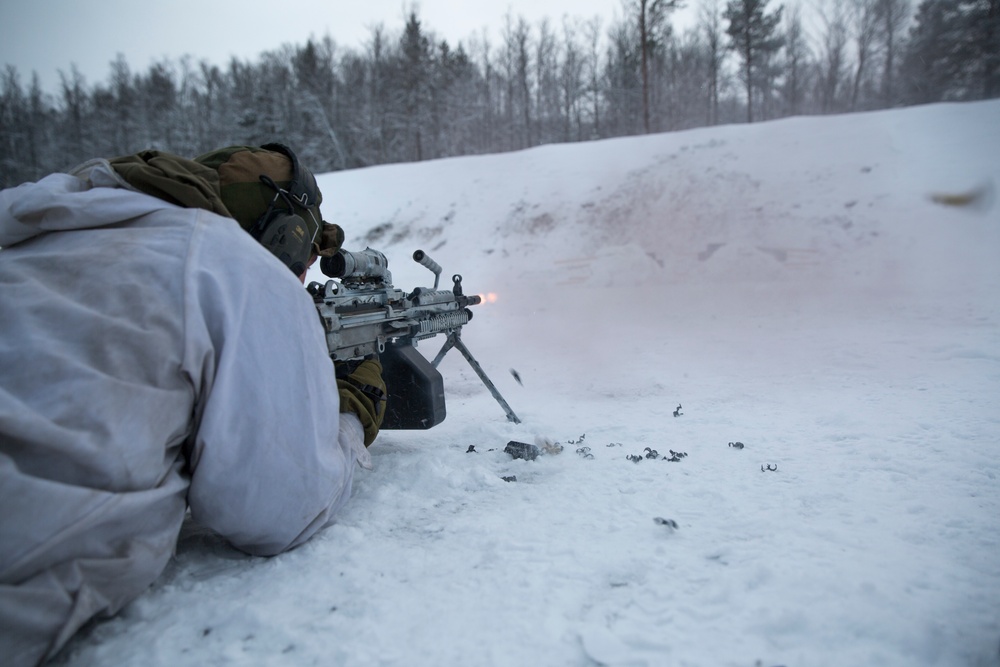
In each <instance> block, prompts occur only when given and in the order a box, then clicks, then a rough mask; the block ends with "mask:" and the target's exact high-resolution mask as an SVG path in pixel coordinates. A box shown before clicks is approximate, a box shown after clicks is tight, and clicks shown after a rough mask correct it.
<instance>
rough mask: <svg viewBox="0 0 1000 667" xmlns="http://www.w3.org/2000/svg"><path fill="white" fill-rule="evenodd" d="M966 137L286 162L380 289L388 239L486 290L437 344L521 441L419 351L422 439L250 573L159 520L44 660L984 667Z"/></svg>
mask: <svg viewBox="0 0 1000 667" xmlns="http://www.w3.org/2000/svg"><path fill="white" fill-rule="evenodd" d="M998 121H1000V102H997V101H993V102H985V103H973V104H961V105H936V106H929V107H919V108H910V109H904V110H895V111H888V112H877V113H867V114H856V115H847V116H837V117H823V118H793V119H787V120H782V121H777V122H771V123H760V124H756V125H751V126H748V125H741V126H728V127H715V128H706V129H699V130H693V131H688V132H680V133H673V134H660V135H652V136H643V137H635V138H625V139H615V140H609V141H600V142H592V143H584V144H571V145H553V146H544V147H540V148H536V149H532V150H528V151H523V152H516V153H509V154H504V155H492V156H482V157H468V158H458V159H450V160H441V161H436V162H427V163H420V164H406V165H395V166H386V167H378V168H371V169H362V170H357V171H350V172H343V173H336V174H328V175H324V176H321V177H320V178H319V181H320V185H321V187H322V189H323V192H324V196H325V202H324V206H323V209H324V214H325V216H326V218H327V219H328V220H331V221H336V222H338V223H340V224H341V225H342V226H343V227H344V228H345V229H346V230H347V235H348V246H349V247H350V248H352V249H358V250H360V249H362V248H364V247H365V246H368V245H370V246H371V247H373V248H377V249H379V250H382V251H383V252H385V253H386V255H387V256H388V257H389V261H390V267H389V268H390V269H391V270H392V272H393V278H394V283H395V285H396V286H397V287H399V288H401V289H404V290H406V291H409V290H411V289H412V288H414V287H416V286H419V285H425V286H426V285H429V284H430V283H431V282H432V281H433V278H432V276H431V274H430V273H429V272H428V271H427V270H426V269H424V268H423V267H421V266H419V265H417V264H415V263H414V262H413V261H412V260H411V259H410V256H411V254H412V253H413V251H414V250H416V249H418V248H420V249H423V250H424V251H425V252H426V253H427V254H428V255H430V256H431V257H433V258H434V259H435V260H436V261H437V262H438V263H439V264H441V265H442V266H443V267H444V275H443V283H444V286H445V287H450V279H449V278H450V276H451V275H452V274H454V273H461V274H462V276H463V278H464V281H463V284H464V287H465V290H466V292H469V293H473V292H479V293H482V294H484V295H486V297H487V298H486V299H485V301H486V302H485V303H483V304H482V305H479V306H476V307H475V313H476V314H475V319H474V320H473V321H472V322H471V323H470V324H469V325H468V326H467V327H466V328H465V330H464V333H463V340H464V341H465V342H466V344H467V345H468V347H469V348H470V350H471V351H472V353H473V354H474V355H476V357H477V358H478V360H479V361H480V362H481V363H482V365H483V367H484V368H485V370H486V372H487V373H488V374H489V375H490V376H491V377H492V379H493V380H494V382H495V383H496V385H497V387H498V389H499V390H500V392H501V393H502V394H503V395H504V397H505V398H506V399H507V401H508V402H509V403H510V405H511V407H512V408H513V410H514V411H515V412H516V413H517V415H518V416H519V417H520V418H521V420H522V423H521V424H520V425H517V424H513V423H510V422H508V421H507V420H506V419H505V417H504V412H503V410H502V409H501V408H500V406H499V405H498V404H497V403H496V402H495V401H494V399H493V398H492V397H491V395H490V394H489V392H488V391H487V390H486V388H485V387H484V386H483V385H482V383H481V382H480V381H479V379H478V377H477V376H476V375H475V374H474V373H473V371H472V370H471V368H470V367H469V366H468V364H467V363H466V362H465V360H464V359H463V358H462V357H461V356H460V355H459V354H458V353H457V352H452V353H450V354H449V355H448V356H447V357H446V358H445V360H444V362H443V363H442V364H441V367H440V370H441V371H442V373H443V375H444V378H445V390H446V395H447V400H448V417H447V419H446V420H445V421H444V423H443V424H441V425H439V426H437V427H435V428H433V429H430V430H427V431H384V432H383V433H382V434H381V435H380V436H379V438H378V440H377V441H376V443H375V445H373V447H372V448H371V454H372V457H373V460H374V470H372V471H370V472H369V471H364V470H359V471H358V475H357V479H356V482H355V488H354V493H353V498H352V500H351V502H350V505H349V506H348V508H347V510H346V511H345V512H344V514H343V515H342V517H341V518H340V520H339V522H338V523H337V524H336V525H334V526H332V527H330V528H329V529H327V530H325V531H324V532H322V533H321V534H320V535H319V536H318V537H316V538H315V539H313V540H312V541H311V542H310V543H308V544H307V545H305V546H303V547H301V548H299V549H297V550H295V551H293V552H291V553H288V554H285V555H282V556H279V557H276V558H270V559H259V558H250V557H247V556H245V555H243V554H241V553H239V552H237V551H235V550H233V549H231V548H229V547H228V546H227V545H226V544H225V543H223V542H222V541H220V540H219V539H217V538H215V537H214V536H212V535H209V534H206V533H205V532H204V531H200V530H199V529H197V527H194V526H188V527H187V529H186V531H185V533H184V535H183V536H182V539H181V540H180V542H179V544H178V546H177V557H176V559H175V560H174V561H173V563H172V564H171V566H170V567H169V568H168V570H167V571H166V572H165V573H164V575H163V577H161V579H160V580H159V582H157V584H156V585H154V586H153V587H152V589H151V590H150V591H149V592H148V593H147V594H146V595H144V596H143V597H142V598H140V599H139V600H137V601H136V602H135V603H133V604H131V605H129V606H128V607H127V608H126V609H125V610H124V611H123V612H122V613H121V614H119V616H118V617H116V618H114V619H112V620H109V621H105V622H102V623H99V624H96V625H94V626H92V627H91V628H90V629H89V630H88V631H86V632H85V633H84V634H83V635H82V636H81V637H79V638H78V639H77V640H75V641H74V642H73V643H72V644H70V646H69V648H68V649H67V650H66V651H65V652H64V654H63V655H62V656H61V657H60V658H59V660H58V661H57V663H58V664H60V665H72V666H74V667H76V666H83V665H118V666H121V665H136V666H138V665H142V666H144V667H145V666H152V665H164V666H167V665H169V666H170V667H176V666H177V665H279V666H285V665H288V666H291V665H295V666H298V665H348V666H354V665H358V666H361V665H365V666H367V665H406V666H414V665H420V666H423V665H428V666H430V665H434V666H438V665H498V666H515V665H517V666H519V665H616V666H617V665H622V666H624V665H665V666H669V665H678V666H681V665H685V666H705V667H725V666H733V667H755V666H762V667H771V666H774V665H785V666H787V667H821V666H825V665H829V666H831V667H843V666H847V665H851V666H854V665H906V666H909V667H913V666H920V665H941V666H952V665H972V666H976V667H981V666H983V665H998V664H1000V655H998V651H1000V646H998V645H1000V206H998V205H997V203H996V202H995V201H994V200H995V198H996V187H997V185H998V184H1000V122H998ZM310 277H311V278H312V279H315V280H325V278H324V277H323V276H322V275H321V274H319V272H318V271H317V272H316V274H315V275H311V276H310ZM442 342H443V341H442V340H441V339H440V338H438V339H434V340H430V341H425V342H423V343H421V346H420V350H421V351H422V352H423V353H424V354H425V355H427V356H428V357H432V356H433V355H434V354H435V353H436V352H437V349H438V347H439V346H440V344H441V343H442ZM511 371H515V372H516V374H517V376H518V377H519V378H520V380H521V384H519V383H518V382H517V381H516V380H515V377H514V373H512V372H511ZM261 391H267V387H266V384H262V386H261ZM679 406H680V409H679V410H678V407H679ZM675 411H677V412H678V415H677V416H674V413H675ZM511 440H516V441H521V442H527V443H530V444H535V445H538V446H540V447H546V446H547V448H548V449H549V450H551V451H552V452H553V453H544V454H543V455H542V456H540V457H539V458H537V459H535V460H533V461H525V460H514V459H512V458H511V457H510V456H509V455H508V454H506V453H504V447H505V446H506V444H507V443H508V442H509V441H511ZM729 443H741V444H742V445H743V447H742V448H740V447H738V446H730V444H729ZM470 446H472V447H474V449H475V451H474V452H471V453H470V452H468V450H469V448H470ZM559 446H561V447H562V451H561V453H555V451H556V450H557V449H558V448H559ZM648 450H655V452H656V456H654V457H652V458H647V457H648V456H650V455H651V454H652V453H653V452H652V451H648ZM672 452H673V453H677V454H678V456H674V454H673V453H672ZM680 454H686V456H680ZM671 459H676V460H671ZM505 477H506V478H512V477H513V478H516V481H505V480H504V479H503V478H505Z"/></svg>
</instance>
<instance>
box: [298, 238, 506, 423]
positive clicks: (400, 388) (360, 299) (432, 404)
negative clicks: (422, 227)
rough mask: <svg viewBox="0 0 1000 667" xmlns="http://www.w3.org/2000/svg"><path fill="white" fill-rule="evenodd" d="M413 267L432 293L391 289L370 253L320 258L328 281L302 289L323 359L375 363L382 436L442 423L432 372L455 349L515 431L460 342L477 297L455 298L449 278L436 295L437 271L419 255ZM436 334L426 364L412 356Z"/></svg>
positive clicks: (440, 395)
mask: <svg viewBox="0 0 1000 667" xmlns="http://www.w3.org/2000/svg"><path fill="white" fill-rule="evenodd" d="M413 259H414V261H416V262H417V263H419V264H420V265H422V266H424V267H426V268H427V269H428V270H430V271H431V272H432V273H433V274H434V287H432V288H426V287H417V288H416V289H414V290H413V291H412V292H410V293H409V294H406V293H404V292H403V291H402V290H399V289H396V288H395V287H393V285H392V274H391V273H390V272H389V262H388V260H387V259H386V257H385V255H384V254H382V253H381V252H379V251H378V250H373V249H371V248H366V249H365V250H364V251H361V252H350V251H346V250H340V251H339V252H337V254H335V255H333V256H332V257H324V258H323V259H322V261H321V262H320V269H321V270H322V271H323V273H324V274H325V275H327V276H328V277H330V278H332V279H333V280H328V281H327V282H326V283H325V284H321V283H317V282H313V283H310V284H309V287H308V288H307V289H308V290H309V293H310V294H311V295H312V297H313V300H314V301H315V303H316V308H317V310H318V311H319V316H320V320H321V321H322V322H323V328H324V330H325V332H326V344H327V348H328V349H329V352H330V358H331V359H333V360H334V361H335V362H349V361H352V360H358V359H364V358H370V357H377V358H378V359H379V361H380V362H381V363H382V368H383V376H382V377H383V379H384V380H385V383H386V388H387V389H388V392H389V396H388V399H387V402H386V414H385V418H384V420H383V422H382V428H383V429H427V428H431V427H432V426H435V425H437V424H439V423H441V422H442V421H443V420H444V418H445V415H446V411H445V401H444V380H443V378H442V377H441V373H440V372H439V371H438V370H437V366H438V364H440V363H441V360H442V359H444V356H445V354H447V353H448V351H449V350H451V349H452V348H456V349H457V350H458V351H459V352H460V353H461V354H462V356H463V357H465V359H466V361H468V362H469V365H470V366H471V367H472V369H473V370H474V371H475V372H476V374H477V375H478V376H479V379H480V380H482V382H483V384H484V385H486V388H487V389H489V390H490V393H491V394H492V395H493V398H495V399H496V401H497V402H498V403H499V404H500V406H501V407H502V408H503V409H504V411H505V412H506V413H507V419H508V420H509V421H512V422H514V423H515V424H519V423H520V422H521V420H520V419H518V418H517V415H515V414H514V411H513V410H511V408H510V406H509V405H508V404H507V401H505V400H504V399H503V397H502V396H501V395H500V392H499V391H498V390H497V388H496V386H495V385H494V384H493V382H492V381H491V380H490V379H489V377H488V376H487V375H486V372H485V371H484V370H483V369H482V366H480V365H479V362H478V361H476V359H475V358H474V357H473V356H472V353H471V352H469V349H468V348H467V347H466V346H465V343H463V342H462V339H461V331H462V327H463V326H465V325H466V324H468V323H469V321H470V320H471V319H472V311H471V310H470V309H469V307H470V306H474V305H477V304H479V303H480V301H481V299H480V297H479V296H477V295H466V294H465V293H464V292H463V290H462V276H461V275H459V274H455V275H454V276H452V283H453V285H452V289H450V290H442V289H438V283H439V278H440V274H441V267H440V266H439V265H438V264H437V262H435V261H434V260H433V259H431V258H430V257H428V256H427V255H426V254H425V253H424V252H423V251H422V250H417V251H416V252H414V253H413ZM438 334H444V336H445V343H444V345H443V346H442V347H441V350H440V351H439V352H438V354H437V356H436V357H435V358H434V360H433V361H431V362H429V361H427V359H426V358H425V357H424V356H423V355H421V354H420V353H419V352H418V351H417V350H416V346H417V343H418V342H419V341H421V340H423V339H425V338H432V337H434V336H437V335H438Z"/></svg>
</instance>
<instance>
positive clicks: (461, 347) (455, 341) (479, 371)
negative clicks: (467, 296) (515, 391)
mask: <svg viewBox="0 0 1000 667" xmlns="http://www.w3.org/2000/svg"><path fill="white" fill-rule="evenodd" d="M453 347H454V348H456V349H457V350H458V351H459V352H461V353H462V356H463V357H465V360H466V361H468V362H469V365H470V366H472V370H474V371H476V375H478V376H479V379H480V380H482V381H483V384H484V385H486V388H487V389H489V390H490V393H491V394H493V398H495V399H496V401H497V403H499V404H500V407H501V408H503V409H504V412H506V413H507V421H510V422H514V423H515V424H520V423H521V420H520V419H518V418H517V415H515V414H514V411H513V410H511V409H510V406H509V405H507V401H505V400H503V396H501V395H500V392H499V391H498V390H497V388H496V386H494V384H493V381H492V380H490V378H489V376H488V375H486V371H484V370H483V367H482V366H480V365H479V362H478V361H476V358H475V357H473V356H472V353H471V352H469V348H467V347H466V346H465V343H463V342H462V339H461V338H459V336H458V332H457V331H453V332H452V333H450V334H448V339H447V340H446V341H445V343H444V345H443V346H442V347H441V351H440V352H438V354H437V356H436V357H434V361H433V362H431V365H433V366H434V367H435V368H437V365H438V364H439V363H441V360H442V359H444V355H445V354H447V353H448V350H450V349H451V348H453Z"/></svg>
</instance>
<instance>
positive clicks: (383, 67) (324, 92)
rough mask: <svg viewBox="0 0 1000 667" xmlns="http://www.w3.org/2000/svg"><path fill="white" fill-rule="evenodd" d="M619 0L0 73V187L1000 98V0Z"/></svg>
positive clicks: (483, 148) (381, 158)
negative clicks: (65, 173)
mask: <svg viewBox="0 0 1000 667" xmlns="http://www.w3.org/2000/svg"><path fill="white" fill-rule="evenodd" d="M699 1H700V3H701V4H700V5H698V7H697V10H698V18H697V21H696V23H695V25H693V26H692V27H690V28H688V29H686V30H684V31H682V32H678V31H676V30H675V29H674V27H673V24H672V21H671V17H672V15H673V13H674V12H675V10H677V9H678V8H679V7H680V0H622V3H623V4H622V7H623V15H622V18H620V19H615V20H614V21H612V22H610V23H609V24H608V25H604V24H603V22H602V21H601V19H599V18H597V17H595V18H592V19H589V20H583V19H579V18H570V17H566V18H564V19H563V20H562V21H561V22H558V23H554V22H552V21H550V20H548V19H545V20H542V21H540V22H539V23H537V24H536V25H529V23H528V22H527V21H526V20H525V19H524V18H520V17H514V16H512V15H510V14H509V13H508V15H507V16H506V18H505V20H504V23H503V26H502V28H501V30H500V36H499V40H498V41H497V42H496V43H493V42H492V41H491V39H490V38H489V37H488V36H487V35H486V33H485V32H484V33H483V34H482V35H480V36H474V37H472V38H470V39H469V40H468V41H467V42H466V43H464V44H459V45H457V46H455V47H452V46H451V45H449V44H448V43H447V41H445V40H439V39H437V38H436V37H435V35H434V33H433V31H432V30H430V29H429V28H427V27H426V26H424V24H423V22H422V21H421V19H420V17H419V14H418V12H417V11H415V10H414V11H411V12H410V13H409V16H408V19H407V20H406V21H405V25H404V26H403V28H402V30H401V31H398V32H391V31H389V30H387V29H386V28H385V27H384V26H383V25H379V26H376V27H373V28H371V29H370V35H369V38H368V40H367V42H366V44H365V45H364V46H363V47H362V48H360V49H356V50H355V49H343V48H340V47H338V46H337V45H336V44H335V43H334V42H333V41H332V40H331V39H330V38H329V37H327V38H324V39H320V40H312V39H311V40H309V41H308V42H306V43H305V44H304V45H286V46H284V47H282V48H281V49H279V50H276V51H269V52H264V53H262V54H261V55H260V56H259V58H258V59H257V61H255V62H249V61H242V60H239V59H235V58H234V59H232V60H231V61H230V62H229V63H228V65H226V66H225V67H219V66H217V65H214V64H211V63H209V62H206V61H204V60H202V61H198V62H196V61H194V60H193V59H192V58H191V57H184V58H181V59H180V60H179V61H171V60H164V61H161V62H158V63H155V64H153V65H151V66H150V67H149V69H148V70H146V71H145V72H136V71H133V70H132V68H131V67H130V66H129V64H128V63H127V62H126V60H125V58H124V57H123V56H119V57H118V58H117V59H116V60H115V61H113V62H112V63H111V65H110V74H109V76H108V78H107V80H105V81H104V82H101V83H96V84H93V85H90V84H88V83H87V82H86V81H85V79H84V77H83V76H82V75H81V74H80V72H79V71H78V70H77V69H76V67H75V66H71V67H70V69H69V71H68V72H63V71H60V73H59V74H60V84H59V87H58V90H57V92H55V93H46V92H43V91H42V90H41V87H40V85H39V80H38V76H37V73H35V74H33V76H32V77H31V79H30V82H29V83H27V84H25V83H24V82H22V79H21V75H20V73H19V72H18V71H17V70H16V69H15V68H14V67H12V66H7V67H6V68H5V70H4V71H3V73H2V77H0V187H9V186H13V185H17V184H19V183H22V182H25V181H29V180H36V179H38V178H40V177H41V176H43V175H45V174H47V173H49V172H52V171H61V170H66V169H67V168H69V167H71V166H73V165H75V164H77V163H79V162H82V161H84V160H86V159H89V158H91V157H94V156H108V157H110V156H115V155H125V154H129V153H134V152H137V151H140V150H144V149H147V148H152V149H157V150H165V151H170V152H173V153H177V154H180V155H186V156H194V155H198V154H200V153H203V152H205V151H208V150H211V149H213V148H217V147H219V146H224V145H234V144H249V145H259V144H262V143H266V142H269V141H275V140H280V141H283V142H285V143H287V144H288V145H290V146H292V147H293V148H294V149H295V150H296V152H297V153H298V154H299V155H300V158H301V159H302V161H303V163H304V164H307V165H309V166H310V168H311V169H313V170H314V171H316V172H325V171H335V170H341V169H350V168H357V167H364V166H369V165H377V164H385V163H391V162H405V161H417V160H427V159H434V158H441V157H450V156H457V155H469V154H481V153H493V152H502V151H509V150H517V149H522V148H527V147H531V146H537V145H541V144H546V143H553V142H572V141H587V140H592V139H600V138H608V137H617V136H624V135H634V134H641V133H649V132H664V131H672V130H681V129H688V128H693V127H700V126H707V125H715V124H719V123H734V122H754V121H758V120H765V119H773V118H779V117H784V116H790V115H800V114H829V113H844V112H851V111H861V110H870V109H879V108H888V107H895V106H901V105H909V104H923V103H929V102H936V101H945V100H977V99H987V98H992V97H996V96H998V95H1000V0H921V2H920V3H919V4H918V5H917V6H916V7H915V9H914V8H913V7H912V6H911V5H910V0H818V3H819V4H817V5H815V6H812V7H811V16H812V17H814V18H815V19H817V20H816V22H815V23H814V24H812V25H809V26H807V25H806V21H805V19H804V18H803V11H802V9H801V6H800V5H796V4H788V5H778V6H775V5H774V4H773V2H772V0H728V1H725V0H699Z"/></svg>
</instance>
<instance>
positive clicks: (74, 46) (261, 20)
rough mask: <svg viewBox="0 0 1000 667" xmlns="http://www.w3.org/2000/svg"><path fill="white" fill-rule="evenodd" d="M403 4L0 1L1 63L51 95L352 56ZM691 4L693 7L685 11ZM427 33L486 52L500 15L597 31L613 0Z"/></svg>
mask: <svg viewBox="0 0 1000 667" xmlns="http://www.w3.org/2000/svg"><path fill="white" fill-rule="evenodd" d="M411 4H412V3H411V2H410V1H409V0H284V1H282V2H261V1H260V0H159V1H157V0H92V1H89V2H88V1H85V0H0V64H2V65H4V66H6V65H14V66H15V67H16V68H17V70H18V72H19V73H20V75H21V83H22V85H25V86H27V85H28V84H29V83H30V81H31V73H32V72H33V71H34V72H38V75H39V77H40V78H41V82H42V87H43V88H44V89H45V90H46V91H49V92H54V91H55V89H56V88H57V86H58V83H59V70H62V71H64V72H66V73H69V71H70V65H71V64H75V65H76V66H77V68H78V69H79V70H80V72H81V73H82V74H83V76H84V78H85V79H86V81H87V83H88V84H90V85H92V84H94V83H101V82H104V81H106V79H107V78H108V75H109V71H110V67H109V63H110V62H111V61H113V60H114V59H115V57H116V56H117V54H118V53H122V54H124V56H125V60H126V61H127V62H128V64H129V65H130V67H131V68H132V69H133V71H145V70H146V69H147V68H148V67H149V65H150V64H151V63H153V62H155V61H157V60H161V59H163V58H164V57H167V58H170V59H171V60H174V61H176V60H177V59H178V58H179V57H180V56H182V55H184V54H189V55H191V56H193V57H194V59H195V60H196V61H197V60H201V59H205V60H207V61H209V62H210V63H213V64H216V65H225V64H226V63H227V62H228V61H229V59H230V57H231V56H237V57H239V58H241V59H245V60H254V59H256V57H257V56H258V55H259V54H260V53H261V52H262V51H269V50H273V49H277V48H279V47H280V46H281V45H283V44H304V43H305V42H306V40H308V39H309V38H310V37H316V38H322V37H324V36H325V35H327V34H329V35H330V36H331V37H332V38H333V39H334V40H335V41H336V43H337V44H338V45H340V46H342V47H348V48H352V49H360V48H361V47H362V46H363V45H364V43H365V42H366V41H367V39H368V38H369V36H370V34H371V33H370V29H371V27H372V26H374V25H376V24H378V23H383V24H385V26H386V28H387V29H388V30H389V31H390V32H399V31H400V30H401V29H402V27H403V25H404V12H405V9H404V8H408V7H410V6H411ZM688 4H689V5H690V4H692V3H690V2H689V3H688ZM416 5H417V7H418V15H419V17H420V18H421V20H422V22H423V25H424V27H425V28H427V29H430V30H431V31H433V32H434V33H435V34H436V35H437V36H438V37H439V38H441V39H446V40H447V41H448V43H449V44H451V45H452V46H454V45H456V44H457V43H458V42H459V41H461V42H466V43H467V42H468V38H469V37H470V36H471V35H473V34H474V33H475V34H481V33H482V31H483V29H484V28H485V29H486V30H487V32H488V34H489V36H490V38H491V40H492V42H493V44H494V46H495V45H496V44H497V43H498V41H499V35H500V29H501V26H502V25H503V20H504V16H505V15H506V14H507V12H508V10H509V11H510V13H511V14H512V15H513V16H515V17H517V16H524V18H526V19H527V20H528V22H529V23H530V24H531V25H532V26H533V27H534V26H536V25H537V23H538V22H539V21H540V20H541V19H542V18H543V17H548V18H549V19H551V20H552V22H553V23H554V26H559V25H561V21H562V17H563V16H564V15H568V16H571V17H579V18H583V19H589V18H591V17H593V16H595V15H600V16H601V17H602V18H603V19H604V25H605V27H606V26H607V25H608V24H609V23H610V22H611V20H612V19H613V18H616V17H621V15H622V9H621V7H622V1H621V0H496V1H492V0H489V1H482V0H420V1H419V2H417V3H416Z"/></svg>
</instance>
